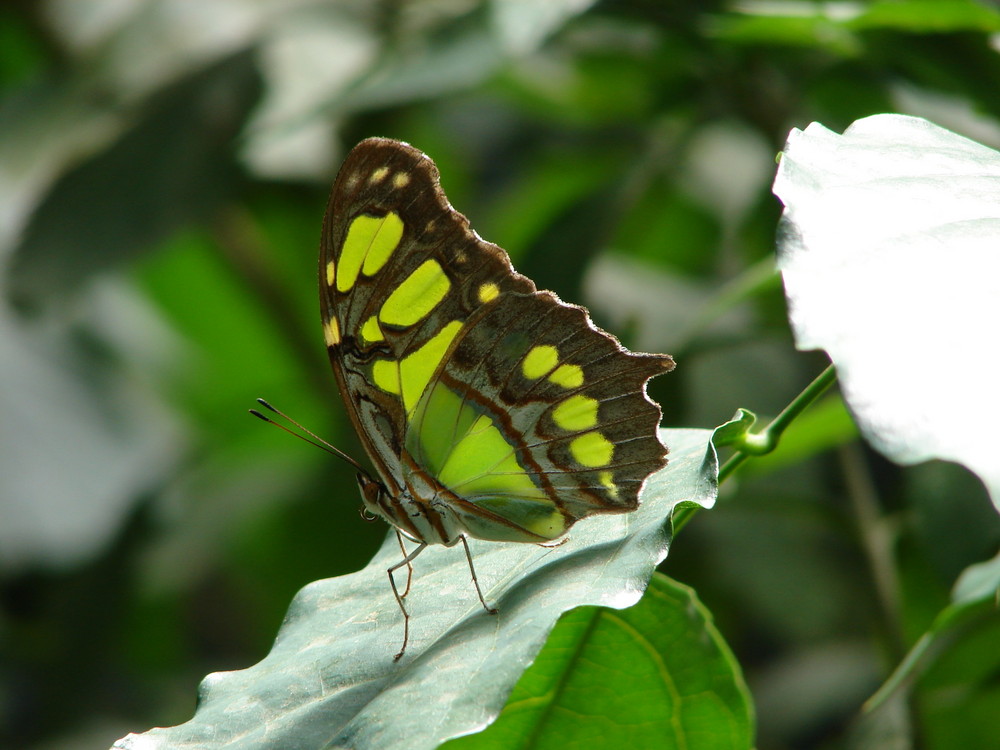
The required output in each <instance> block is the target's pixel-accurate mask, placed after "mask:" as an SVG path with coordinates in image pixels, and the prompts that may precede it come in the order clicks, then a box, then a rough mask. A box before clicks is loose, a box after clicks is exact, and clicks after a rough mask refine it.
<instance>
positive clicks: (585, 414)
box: [552, 373, 597, 432]
mask: <svg viewBox="0 0 1000 750" xmlns="http://www.w3.org/2000/svg"><path fill="white" fill-rule="evenodd" d="M553 374H554V373H553ZM552 419H553V420H555V423H556V424H557V425H559V426H560V427H562V428H563V429H564V430H566V431H568V432H580V431H583V430H587V429H590V428H591V427H594V426H595V425H596V424H597V399H593V398H590V397H589V396H581V395H579V394H576V395H574V396H570V397H569V398H567V399H564V400H563V401H560V402H559V403H558V404H557V405H556V407H555V408H554V409H553V410H552Z"/></svg>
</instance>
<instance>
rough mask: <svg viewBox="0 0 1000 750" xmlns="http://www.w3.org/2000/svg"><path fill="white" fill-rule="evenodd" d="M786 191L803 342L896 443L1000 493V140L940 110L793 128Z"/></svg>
mask: <svg viewBox="0 0 1000 750" xmlns="http://www.w3.org/2000/svg"><path fill="white" fill-rule="evenodd" d="M774 192H775V194H776V195H777V196H778V197H779V198H780V199H781V201H782V202H783V203H784V204H785V213H784V217H783V220H782V226H781V232H780V236H779V243H778V254H779V255H778V262H779V267H780V268H781V271H782V274H783V276H784V281H785V290H786V294H787V297H788V303H789V308H790V317H791V321H792V327H793V329H794V331H795V337H796V342H797V344H798V346H799V348H801V349H816V348H823V349H825V350H826V351H827V353H828V354H829V355H830V357H831V359H832V360H833V362H834V364H835V365H836V366H837V372H838V375H839V377H840V381H841V386H842V388H843V391H844V396H845V398H846V400H847V402H848V404H849V406H850V408H851V410H852V411H853V413H854V415H855V418H856V419H857V421H858V424H859V426H860V428H861V430H862V432H863V433H864V435H865V436H866V437H867V439H868V440H869V441H870V442H871V443H872V444H873V445H874V446H875V447H876V448H877V449H878V450H880V451H881V452H882V453H884V454H885V455H886V456H888V457H889V458H892V459H893V460H895V461H897V462H899V463H902V464H912V463H917V462H920V461H924V460H927V459H930V458H942V459H947V460H951V461H956V462H959V463H961V464H963V465H965V466H966V467H968V468H969V469H971V470H972V471H974V472H975V473H976V474H978V475H979V477H980V478H981V479H982V480H983V482H984V483H985V484H986V486H987V488H988V490H989V491H990V493H991V494H992V496H993V501H994V503H995V504H997V505H998V507H1000V432H998V431H997V429H996V427H995V424H994V421H993V420H994V419H995V418H996V414H998V413H1000V388H998V387H997V383H998V382H1000V374H998V373H1000V346H998V343H1000V336H998V333H997V329H998V327H1000V154H998V153H997V152H996V151H993V150H991V149H989V148H986V147H985V146H982V145H980V144H978V143H975V142H973V141H970V140H968V139H966V138H962V137H960V136H958V135H955V134H954V133H951V132H949V131H947V130H944V129H943V128H940V127H938V126H936V125H933V124H932V123H930V122H927V121H926V120H921V119H918V118H914V117H904V116H902V115H876V116H874V117H868V118H865V119H863V120H859V121H857V122H855V123H854V124H853V125H851V127H850V128H848V129H847V130H846V131H845V132H844V134H843V135H837V134H836V133H832V132H831V131H829V130H827V129H826V128H824V127H823V126H822V125H819V124H817V123H813V124H812V125H810V126H809V127H808V128H806V130H805V131H799V130H793V131H792V132H791V134H790V135H789V138H788V143H787V145H786V146H785V151H784V153H783V154H782V159H781V166H780V168H779V170H778V175H777V178H776V179H775V182H774Z"/></svg>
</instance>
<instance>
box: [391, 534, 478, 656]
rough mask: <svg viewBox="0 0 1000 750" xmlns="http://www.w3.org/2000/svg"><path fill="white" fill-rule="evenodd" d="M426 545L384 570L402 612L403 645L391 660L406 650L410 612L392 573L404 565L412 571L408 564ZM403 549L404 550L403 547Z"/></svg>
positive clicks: (422, 544) (421, 544)
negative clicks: (404, 603)
mask: <svg viewBox="0 0 1000 750" xmlns="http://www.w3.org/2000/svg"><path fill="white" fill-rule="evenodd" d="M400 545H402V540H400ZM426 546H427V544H426V543H425V542H421V543H420V545H419V546H418V547H417V548H416V549H414V550H413V552H411V553H410V554H408V555H406V556H405V557H404V558H403V559H402V560H401V561H400V562H398V563H396V564H395V565H393V566H392V567H391V568H389V569H388V570H387V571H386V573H388V574H389V585H390V586H392V593H393V596H395V597H396V604H398V605H399V611H400V612H402V613H403V647H402V648H401V649H399V653H398V654H396V655H395V656H394V657H392V660H393V661H399V660H400V659H402V658H403V654H404V653H405V652H406V644H407V643H409V642H410V613H409V612H407V611H406V607H405V606H404V605H403V596H406V593H404V594H403V596H400V595H399V589H397V588H396V579H395V578H393V576H392V574H393V573H395V572H396V571H397V570H399V569H400V568H402V567H403V566H404V565H406V566H407V567H409V568H410V570H411V571H412V570H413V568H412V567H411V566H410V563H411V562H413V558H414V557H416V556H417V555H419V554H420V553H421V552H423V551H424V547H426ZM403 551H404V552H405V551H406V550H405V549H404V550H403ZM477 588H478V587H477ZM406 590H407V591H409V590H410V588H409V585H407V587H406Z"/></svg>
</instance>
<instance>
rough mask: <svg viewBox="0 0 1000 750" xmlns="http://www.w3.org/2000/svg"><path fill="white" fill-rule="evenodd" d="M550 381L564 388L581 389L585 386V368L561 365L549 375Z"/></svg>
mask: <svg viewBox="0 0 1000 750" xmlns="http://www.w3.org/2000/svg"><path fill="white" fill-rule="evenodd" d="M549 380H551V381H552V382H553V383H555V384H556V385H561V386H562V387H563V388H579V387H580V386H581V385H583V368H582V367H580V365H559V366H558V367H557V368H556V369H555V370H553V371H552V374H551V375H549Z"/></svg>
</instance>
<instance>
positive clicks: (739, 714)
mask: <svg viewBox="0 0 1000 750" xmlns="http://www.w3.org/2000/svg"><path fill="white" fill-rule="evenodd" d="M626 736H627V737H628V744H629V746H631V747H658V748H663V749H664V750H667V749H668V748H687V749H688V750H703V749H707V748H713V749H718V750H723V749H724V748H733V750H742V749H744V748H747V747H751V746H752V744H753V736H754V719H753V708H752V704H751V699H750V694H749V691H748V690H747V687H746V685H745V683H744V682H743V676H742V673H741V671H740V668H739V664H738V663H737V662H736V660H735V658H734V657H733V655H732V653H731V652H730V650H729V647H728V646H727V645H726V643H725V641H724V640H723V638H722V635H721V634H720V633H719V632H718V630H716V629H715V625H714V623H713V622H712V617H711V614H710V613H709V612H708V610H706V609H705V607H704V605H703V604H702V603H701V602H700V601H699V600H698V598H697V596H696V595H695V593H694V591H693V590H692V589H690V588H688V587H687V586H684V585H683V584H680V583H677V582H676V581H673V580H671V579H669V578H667V577H666V576H664V575H662V574H659V573H657V574H656V575H654V576H653V578H652V580H651V581H650V586H649V588H648V589H647V590H646V594H645V595H644V596H643V598H642V600H641V601H640V602H639V603H638V604H636V605H635V606H634V607H630V608H629V609H626V610H623V611H620V612H619V611H615V610H610V609H604V608H591V607H587V608H581V609H577V610H574V611H572V612H569V613H567V614H566V615H564V616H563V617H562V619H561V620H560V621H559V624H558V625H557V626H556V628H555V630H553V631H552V635H551V636H550V637H549V640H548V642H547V643H546V644H545V648H544V649H542V651H541V653H540V654H539V655H538V658H537V659H536V660H535V663H534V664H533V665H532V666H531V668H530V669H528V671H526V672H525V673H524V676H523V677H522V678H521V680H520V682H518V684H517V686H516V687H515V688H514V692H513V693H512V694H511V698H510V701H508V703H507V706H506V707H505V708H504V710H503V713H501V714H500V718H499V719H498V720H497V722H496V724H494V725H493V726H492V727H490V728H489V729H487V730H486V731H485V732H483V733H481V734H477V735H473V736H470V737H463V738H460V739H458V740H454V741H452V742H450V743H449V744H448V745H447V747H448V748H449V750H460V749H461V750H471V749H472V748H484V749H485V748H527V747H531V748H534V749H535V750H543V749H544V748H549V747H551V748H560V750H565V749H566V748H574V747H580V748H603V747H618V746H619V745H620V744H621V739H622V738H623V737H626Z"/></svg>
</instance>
